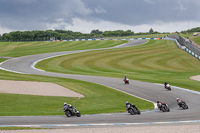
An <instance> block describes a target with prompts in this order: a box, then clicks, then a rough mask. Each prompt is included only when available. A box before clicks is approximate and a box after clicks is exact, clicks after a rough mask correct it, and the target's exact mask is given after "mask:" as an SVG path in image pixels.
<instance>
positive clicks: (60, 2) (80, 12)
mask: <svg viewBox="0 0 200 133" xmlns="http://www.w3.org/2000/svg"><path fill="white" fill-rule="evenodd" d="M199 5H200V1H198V0H0V18H1V21H0V27H6V28H9V29H12V30H45V29H46V28H47V27H46V24H47V23H48V24H55V23H58V21H57V20H58V19H62V20H63V22H65V23H68V24H71V23H72V18H80V19H83V20H89V21H93V22H94V23H95V22H96V21H99V20H104V21H109V22H117V23H121V24H126V25H132V26H135V25H142V24H152V23H155V22H165V23H168V22H178V21H199V20H200V14H199V12H200V8H199ZM58 28H59V27H58ZM60 28H62V27H60Z"/></svg>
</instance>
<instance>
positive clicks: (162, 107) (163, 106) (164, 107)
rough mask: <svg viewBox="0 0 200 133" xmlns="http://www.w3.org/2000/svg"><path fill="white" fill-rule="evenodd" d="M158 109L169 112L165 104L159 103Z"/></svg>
mask: <svg viewBox="0 0 200 133" xmlns="http://www.w3.org/2000/svg"><path fill="white" fill-rule="evenodd" d="M160 110H162V111H163V112H170V109H169V107H168V105H167V104H166V105H161V107H160Z"/></svg>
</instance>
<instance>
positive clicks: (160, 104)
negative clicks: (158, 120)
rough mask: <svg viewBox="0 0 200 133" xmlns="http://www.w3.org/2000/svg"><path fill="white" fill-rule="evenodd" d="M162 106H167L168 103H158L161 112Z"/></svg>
mask: <svg viewBox="0 0 200 133" xmlns="http://www.w3.org/2000/svg"><path fill="white" fill-rule="evenodd" d="M162 105H164V106H167V104H166V103H164V102H160V101H157V107H158V108H159V109H160V110H161V107H162Z"/></svg>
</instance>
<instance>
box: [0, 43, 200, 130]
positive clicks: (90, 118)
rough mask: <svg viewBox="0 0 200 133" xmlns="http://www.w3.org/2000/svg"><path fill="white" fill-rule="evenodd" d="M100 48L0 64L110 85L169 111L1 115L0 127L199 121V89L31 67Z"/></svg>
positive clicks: (4, 68) (52, 75) (30, 71)
mask: <svg viewBox="0 0 200 133" xmlns="http://www.w3.org/2000/svg"><path fill="white" fill-rule="evenodd" d="M146 42H147V40H132V41H130V42H129V43H127V44H123V45H120V46H117V47H112V48H120V47H130V46H137V45H141V44H144V43H146ZM112 48H102V49H112ZM102 49H90V50H77V51H66V52H56V53H46V54H38V55H30V56H23V57H16V58H12V59H9V60H7V61H5V62H3V63H1V65H0V67H1V69H3V70H6V71H11V72H15V73H22V74H33V75H44V76H51V77H62V78H71V79H78V80H83V81H89V82H94V83H97V84H101V85H104V86H108V87H111V88H113V89H116V90H118V91H121V92H124V93H126V94H129V95H132V96H135V97H139V98H142V99H145V100H147V101H150V102H152V103H154V104H155V102H156V101H157V100H160V101H164V102H166V103H167V104H168V105H169V108H170V112H165V113H164V112H161V111H159V110H158V109H156V108H155V109H154V110H147V111H142V113H141V115H134V116H131V115H130V114H128V113H115V114H96V115H82V116H81V117H80V118H77V117H72V118H66V116H65V115H64V113H63V116H1V117H0V120H1V121H0V127H10V126H15V127H49V128H52V127H54V128H58V127H77V126H82V127H83V126H111V125H112V126H124V125H139V124H141V125H143V124H146V125H151V124H165V123H168V124H170V123H194V122H195V123H199V122H200V113H199V112H200V102H199V101H200V95H199V92H196V91H190V90H187V89H184V88H179V87H175V86H172V91H166V90H165V89H164V87H163V85H160V84H154V83H147V82H142V81H136V80H130V84H129V85H124V84H123V82H122V79H119V78H111V77H102V76H88V75H75V74H62V73H53V72H46V71H43V70H39V69H36V68H35V67H34V66H35V64H36V63H38V62H39V61H41V60H44V59H48V58H52V57H56V56H62V55H68V54H74V53H80V52H87V51H92V50H102ZM177 97H179V98H182V99H184V100H185V101H186V103H187V105H188V106H189V109H187V110H182V109H180V108H178V106H177V104H176V98H177Z"/></svg>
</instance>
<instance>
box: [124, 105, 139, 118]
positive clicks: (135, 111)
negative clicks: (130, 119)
mask: <svg viewBox="0 0 200 133" xmlns="http://www.w3.org/2000/svg"><path fill="white" fill-rule="evenodd" d="M126 110H128V113H130V114H131V115H136V114H138V115H140V114H141V112H140V110H139V109H138V108H137V106H131V105H130V104H127V105H126Z"/></svg>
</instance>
